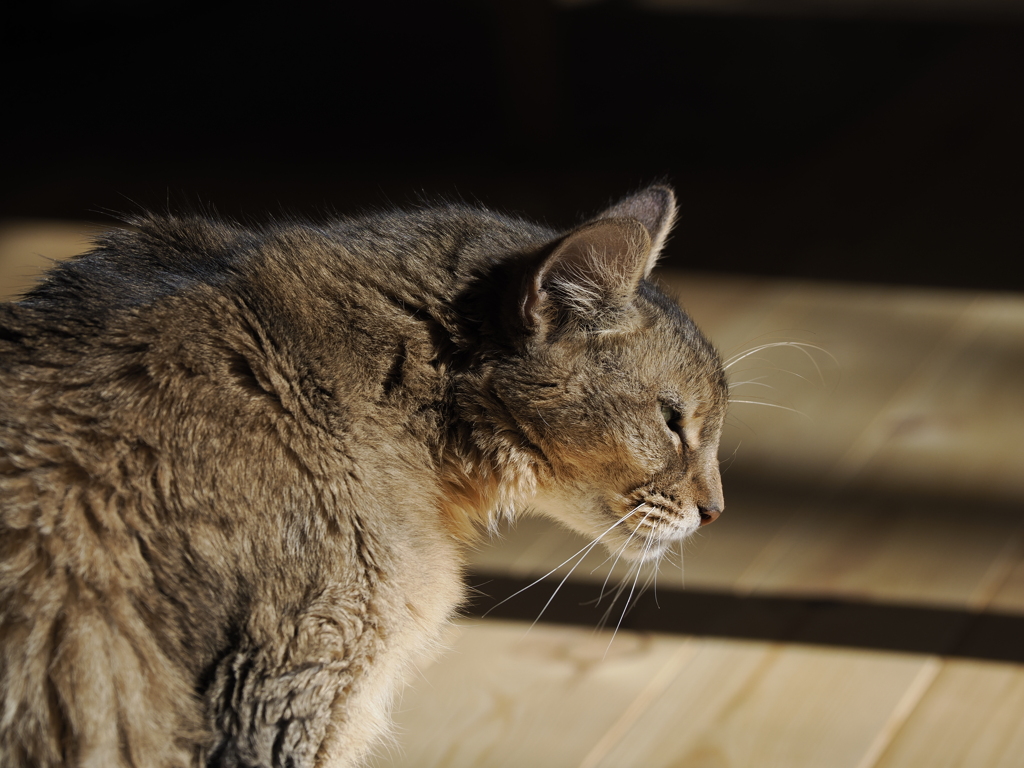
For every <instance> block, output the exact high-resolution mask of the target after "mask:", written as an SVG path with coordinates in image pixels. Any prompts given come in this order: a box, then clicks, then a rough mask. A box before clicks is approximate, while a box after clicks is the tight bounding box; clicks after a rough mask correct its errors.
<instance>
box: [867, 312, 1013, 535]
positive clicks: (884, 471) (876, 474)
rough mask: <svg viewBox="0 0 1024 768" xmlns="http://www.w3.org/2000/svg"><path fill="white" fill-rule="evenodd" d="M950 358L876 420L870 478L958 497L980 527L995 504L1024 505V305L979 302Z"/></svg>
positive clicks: (939, 360)
mask: <svg viewBox="0 0 1024 768" xmlns="http://www.w3.org/2000/svg"><path fill="white" fill-rule="evenodd" d="M943 352H944V353H943V354H937V355H936V356H935V359H934V360H933V361H932V363H931V364H930V365H929V366H928V367H927V368H926V369H925V370H924V371H922V375H921V376H920V377H919V378H918V379H917V380H916V381H915V382H914V386H913V387H911V388H908V389H906V390H904V391H903V392H902V393H901V394H900V396H899V397H898V398H897V399H894V400H893V402H891V403H890V404H889V405H888V407H887V408H886V409H885V410H884V412H883V413H882V414H880V417H879V418H878V419H876V420H875V422H874V423H873V425H872V435H873V436H872V441H873V442H874V443H876V444H877V446H878V448H877V450H876V451H875V452H874V453H873V455H872V457H871V458H870V460H869V461H868V462H866V463H865V465H864V467H863V470H862V473H863V474H864V475H865V476H870V478H871V482H872V483H874V484H878V485H885V486H890V487H899V488H902V489H910V490H913V491H920V492H925V493H931V494H936V493H938V492H940V491H941V492H942V493H947V494H953V493H955V494H956V495H958V496H959V497H961V498H963V499H964V500H965V501H966V502H967V503H968V504H970V505H971V507H972V509H971V510H970V512H971V520H972V522H973V521H974V520H975V519H976V518H977V517H979V516H982V515H984V514H985V511H984V510H985V505H984V500H986V499H999V498H1008V499H1018V500H1019V499H1021V498H1024V472H1022V471H1021V468H1022V467H1024V444H1022V442H1021V435H1024V298H1021V297H1016V296H1013V297H1011V296H985V297H979V298H978V299H977V300H975V301H974V302H973V303H972V305H971V306H970V307H969V308H968V310H967V311H966V312H965V313H964V316H963V317H962V318H961V320H960V323H959V324H958V327H957V329H956V330H955V332H954V333H952V334H951V335H950V338H949V340H948V342H947V344H946V349H945V350H944V351H943ZM972 502H973V503H972ZM967 512H968V510H966V509H965V514H966V513H967Z"/></svg>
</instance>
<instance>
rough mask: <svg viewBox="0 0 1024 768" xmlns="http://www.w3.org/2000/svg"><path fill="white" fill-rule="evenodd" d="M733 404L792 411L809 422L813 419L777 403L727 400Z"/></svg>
mask: <svg viewBox="0 0 1024 768" xmlns="http://www.w3.org/2000/svg"><path fill="white" fill-rule="evenodd" d="M733 403H744V404H746V405H764V406H766V407H768V408H781V409H782V410H784V411H792V412H793V413H795V414H798V415H800V416H803V417H804V418H805V419H807V420H809V421H813V419H811V417H810V416H808V415H807V414H806V413H804V412H803V411H798V410H797V409H796V408H790V407H789V406H788V405H779V404H778V403H766V402H763V401H761V400H733V399H732V398H729V404H730V405H731V404H733Z"/></svg>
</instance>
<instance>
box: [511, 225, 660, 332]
mask: <svg viewBox="0 0 1024 768" xmlns="http://www.w3.org/2000/svg"><path fill="white" fill-rule="evenodd" d="M650 255H651V236H650V235H649V234H648V231H647V228H646V226H645V225H644V224H641V223H640V222H639V221H638V220H637V219H635V218H632V217H630V218H604V219H599V220H597V221H592V222H590V223H589V224H584V225H583V226H582V227H580V228H579V229H576V230H574V231H573V232H570V233H569V234H568V235H566V236H565V237H564V238H562V240H561V241H559V242H557V243H556V244H555V246H554V248H553V250H551V251H550V252H549V253H548V254H547V256H545V257H544V258H543V259H542V260H541V261H540V263H539V264H538V265H537V267H536V268H535V269H533V270H532V271H531V273H530V274H529V275H528V276H527V280H526V284H525V285H524V287H523V292H522V295H521V297H520V304H519V311H520V317H521V319H522V322H523V325H524V326H525V327H526V328H527V330H529V331H531V332H534V333H540V334H542V335H543V334H545V333H546V331H547V329H548V328H549V327H550V325H551V323H553V322H557V319H558V318H559V317H565V316H572V317H576V318H578V319H584V320H591V321H592V320H595V319H596V318H597V317H598V316H599V315H601V314H603V313H604V312H606V311H607V310H614V309H621V308H624V307H625V306H627V305H628V304H629V303H630V301H631V300H632V298H633V294H634V293H635V292H636V289H637V285H638V284H639V282H640V280H641V279H643V277H644V276H645V273H646V270H647V268H648V262H649V261H650Z"/></svg>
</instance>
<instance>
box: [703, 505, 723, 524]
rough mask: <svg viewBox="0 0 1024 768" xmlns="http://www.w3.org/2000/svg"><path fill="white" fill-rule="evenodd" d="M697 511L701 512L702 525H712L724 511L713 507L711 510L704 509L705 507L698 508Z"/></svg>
mask: <svg viewBox="0 0 1024 768" xmlns="http://www.w3.org/2000/svg"><path fill="white" fill-rule="evenodd" d="M697 510H698V511H699V512H700V524H701V525H710V524H711V523H713V522H715V520H717V519H718V516H719V515H720V514H722V510H720V509H719V508H718V507H711V508H710V509H704V507H698V508H697Z"/></svg>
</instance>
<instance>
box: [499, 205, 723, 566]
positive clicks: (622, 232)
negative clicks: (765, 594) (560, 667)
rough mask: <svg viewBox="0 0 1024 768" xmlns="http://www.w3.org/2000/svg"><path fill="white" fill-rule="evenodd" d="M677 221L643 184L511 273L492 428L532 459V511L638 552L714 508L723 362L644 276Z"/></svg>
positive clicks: (653, 552)
mask: <svg viewBox="0 0 1024 768" xmlns="http://www.w3.org/2000/svg"><path fill="white" fill-rule="evenodd" d="M674 217H675V198H674V195H673V193H672V191H671V190H670V189H668V188H666V187H660V186H659V187H652V188H649V189H647V190H645V191H644V192H641V193H639V194H637V195H635V196H633V197H630V198H627V199H625V200H623V201H622V202H620V203H619V204H618V205H616V206H613V207H612V208H610V209H608V210H607V211H605V212H604V213H603V214H602V215H600V216H598V217H597V218H595V219H592V220H591V221H589V222H587V223H586V224H584V225H583V226H581V227H579V228H577V229H575V230H573V231H571V232H569V233H568V234H566V235H564V236H562V237H560V238H558V239H557V240H556V241H554V242H553V243H550V244H548V245H547V246H546V247H545V248H544V249H542V250H541V252H540V253H538V254H537V255H536V256H535V257H534V258H533V260H532V261H531V262H530V264H529V266H528V268H527V269H526V270H525V271H524V272H523V273H522V274H521V275H520V277H519V284H518V285H516V286H514V287H513V290H514V291H515V302H514V306H510V307H509V309H508V310H507V311H506V315H508V314H512V315H514V318H513V321H514V322H513V325H514V327H515V329H516V331H515V335H516V336H517V339H518V340H517V343H516V354H514V355H512V356H509V358H508V359H506V360H503V361H501V362H500V363H498V364H497V365H496V366H495V367H494V369H493V370H492V375H491V377H490V389H491V391H492V392H493V395H494V398H495V400H496V401H497V402H496V405H497V407H498V408H500V409H503V410H504V412H505V414H504V416H505V418H504V424H503V425H502V427H501V428H502V429H504V430H506V438H507V439H508V440H509V441H513V442H516V443H518V444H519V445H520V447H521V449H522V450H524V451H527V452H529V453H530V454H531V455H532V456H533V457H534V459H535V466H537V467H538V468H539V470H538V471H537V493H536V496H535V498H534V499H533V500H532V502H531V503H532V506H533V507H534V508H535V509H537V510H538V511H541V512H543V513H545V514H548V515H550V516H552V517H554V518H556V519H557V520H559V521H561V522H563V523H564V524H566V525H568V526H569V527H571V528H573V529H574V530H576V531H578V532H580V533H583V534H584V535H587V536H590V537H593V538H596V537H603V541H604V542H605V543H606V544H607V545H608V546H609V547H610V548H611V549H612V550H614V551H618V550H620V549H621V550H622V552H623V554H624V555H625V556H628V557H631V558H637V559H648V558H653V557H657V556H659V555H661V554H662V553H663V552H664V550H665V549H667V548H668V547H669V546H670V545H671V544H672V543H674V542H676V541H678V540H680V539H681V538H684V537H686V536H688V535H689V534H691V533H693V532H694V531H695V530H697V528H699V527H700V526H701V525H703V524H705V523H708V522H711V521H713V520H714V519H715V518H716V517H717V516H718V515H719V513H720V512H721V511H722V509H723V507H724V500H723V496H722V484H721V478H720V475H719V467H718V456H717V452H718V443H719V437H720V434H721V430H722V423H723V420H724V418H725V412H726V404H727V400H728V391H727V384H726V379H725V374H724V371H723V369H722V363H721V359H720V358H719V356H718V353H717V352H716V351H715V349H714V347H713V346H712V345H711V344H710V342H708V340H707V339H706V338H705V337H704V336H703V335H702V334H701V332H700V331H699V330H698V329H697V327H696V325H694V323H693V321H692V320H691V319H690V318H689V316H687V315H686V313H685V312H683V311H682V310H681V309H680V308H679V307H678V305H677V304H676V303H675V302H673V301H672V300H670V299H669V298H667V297H666V296H665V295H664V294H663V293H662V292H661V291H660V290H659V289H658V288H657V287H656V286H655V285H654V284H653V283H652V282H651V281H650V279H649V277H650V273H651V269H652V268H653V266H654V262H655V260H656V259H657V257H658V254H659V252H660V250H661V248H662V246H663V244H664V242H665V239H666V237H667V235H668V232H669V230H670V228H671V226H672V222H673V219H674Z"/></svg>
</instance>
